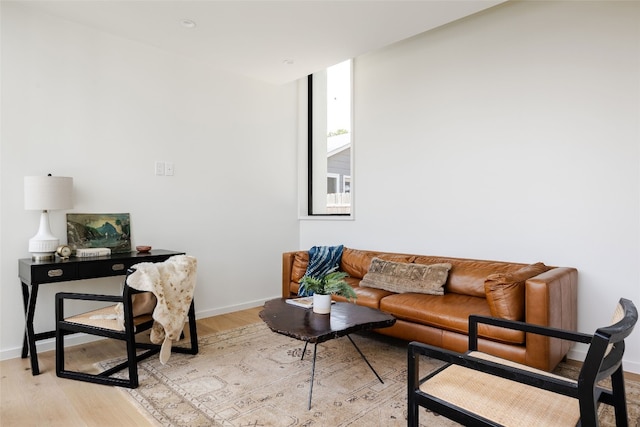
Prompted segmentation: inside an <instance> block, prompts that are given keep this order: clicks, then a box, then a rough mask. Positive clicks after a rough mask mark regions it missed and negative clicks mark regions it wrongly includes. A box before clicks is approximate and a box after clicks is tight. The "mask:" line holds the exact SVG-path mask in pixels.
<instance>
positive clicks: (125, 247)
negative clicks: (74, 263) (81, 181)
mask: <svg viewBox="0 0 640 427" xmlns="http://www.w3.org/2000/svg"><path fill="white" fill-rule="evenodd" d="M67 242H68V244H69V246H70V247H71V249H73V250H74V251H75V250H76V249H84V248H109V249H111V252H112V253H117V252H131V223H130V221H129V214H128V213H89V214H86V213H83V214H79V213H68V214H67Z"/></svg>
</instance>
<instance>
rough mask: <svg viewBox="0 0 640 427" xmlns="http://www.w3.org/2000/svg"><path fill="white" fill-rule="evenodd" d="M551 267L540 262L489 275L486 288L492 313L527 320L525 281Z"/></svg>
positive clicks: (495, 315) (485, 284)
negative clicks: (510, 271)
mask: <svg viewBox="0 0 640 427" xmlns="http://www.w3.org/2000/svg"><path fill="white" fill-rule="evenodd" d="M550 269H551V267H547V266H546V265H544V264H543V263H541V262H538V263H536V264H531V265H527V266H524V267H522V268H520V269H519V270H518V271H514V272H512V273H497V274H490V275H489V276H487V280H485V282H484V289H485V293H486V295H487V302H488V303H489V308H490V309H491V315H492V316H494V317H501V318H503V319H509V320H525V319H524V312H525V304H524V293H525V284H524V282H525V281H526V280H527V279H530V278H532V277H534V276H537V275H538V274H542V273H544V272H545V271H549V270H550Z"/></svg>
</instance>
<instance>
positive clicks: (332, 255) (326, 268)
mask: <svg viewBox="0 0 640 427" xmlns="http://www.w3.org/2000/svg"><path fill="white" fill-rule="evenodd" d="M342 249H343V245H339V246H314V247H312V248H311V249H309V264H307V271H306V272H305V273H304V275H305V276H308V277H318V278H320V277H322V276H324V275H326V274H327V273H329V272H331V271H332V270H336V269H337V268H338V266H339V265H340V258H341V257H342ZM303 277H304V276H303ZM298 295H299V296H304V297H306V296H310V295H312V293H311V292H308V291H307V290H306V289H305V288H304V286H300V288H299V289H298Z"/></svg>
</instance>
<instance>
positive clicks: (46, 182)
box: [24, 176, 73, 211]
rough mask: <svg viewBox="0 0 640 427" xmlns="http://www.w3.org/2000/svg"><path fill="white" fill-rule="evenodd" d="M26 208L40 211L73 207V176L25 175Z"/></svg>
mask: <svg viewBox="0 0 640 427" xmlns="http://www.w3.org/2000/svg"><path fill="white" fill-rule="evenodd" d="M24 208H25V209H26V210H38V211H44V210H56V209H71V208H73V178H71V177H67V176H25V177H24Z"/></svg>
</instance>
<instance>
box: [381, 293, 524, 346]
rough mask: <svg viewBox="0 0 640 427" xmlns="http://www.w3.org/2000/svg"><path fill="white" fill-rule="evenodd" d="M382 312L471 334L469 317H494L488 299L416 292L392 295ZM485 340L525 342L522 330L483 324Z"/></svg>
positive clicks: (385, 300)
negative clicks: (473, 315)
mask: <svg viewBox="0 0 640 427" xmlns="http://www.w3.org/2000/svg"><path fill="white" fill-rule="evenodd" d="M380 310H382V311H386V312H387V313H391V314H393V315H394V316H396V317H397V318H398V319H402V320H405V321H408V322H413V323H419V324H423V325H428V326H432V327H435V328H439V329H443V330H448V331H452V332H457V333H461V334H468V332H469V315H471V314H478V315H483V316H491V310H490V308H489V304H488V303H487V300H486V299H485V298H479V297H474V296H470V295H460V294H454V293H446V294H444V295H442V296H438V295H426V294H417V293H404V294H392V295H389V296H386V297H384V298H383V299H382V300H381V301H380ZM478 334H479V335H480V336H482V337H485V338H489V339H492V340H496V341H501V342H507V343H511V344H522V343H524V333H523V332H520V331H513V330H507V329H503V328H496V327H493V326H488V325H480V327H479V331H478Z"/></svg>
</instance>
